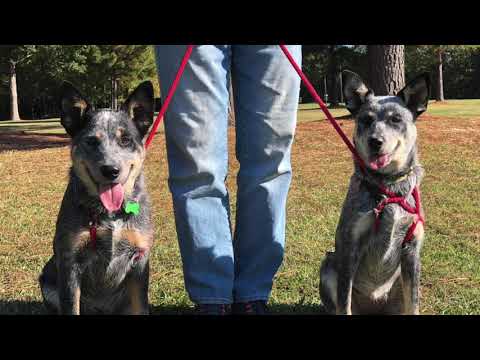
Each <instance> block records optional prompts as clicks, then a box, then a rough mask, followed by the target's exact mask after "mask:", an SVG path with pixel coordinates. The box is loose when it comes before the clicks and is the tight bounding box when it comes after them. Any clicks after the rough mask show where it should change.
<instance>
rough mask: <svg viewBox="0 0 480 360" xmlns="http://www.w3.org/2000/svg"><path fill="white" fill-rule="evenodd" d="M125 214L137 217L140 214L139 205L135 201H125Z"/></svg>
mask: <svg viewBox="0 0 480 360" xmlns="http://www.w3.org/2000/svg"><path fill="white" fill-rule="evenodd" d="M125 213H127V214H133V215H138V214H139V213H140V204H139V203H137V202H135V201H127V202H126V203H125Z"/></svg>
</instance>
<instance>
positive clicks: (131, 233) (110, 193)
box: [39, 82, 154, 315]
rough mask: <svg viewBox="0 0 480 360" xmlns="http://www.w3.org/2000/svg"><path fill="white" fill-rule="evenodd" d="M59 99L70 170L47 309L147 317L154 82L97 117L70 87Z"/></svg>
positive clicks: (43, 280) (45, 289)
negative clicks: (147, 165)
mask: <svg viewBox="0 0 480 360" xmlns="http://www.w3.org/2000/svg"><path fill="white" fill-rule="evenodd" d="M60 94H61V95H60V104H61V105H60V106H61V123H62V125H63V127H64V128H65V130H66V131H67V133H68V134H69V135H70V136H71V137H72V144H71V158H72V168H71V170H70V179H69V183H68V186H67V189H66V191H65V195H64V197H63V201H62V205H61V208H60V212H59V215H58V219H57V226H56V232H55V239H54V242H53V253H54V255H53V256H52V257H51V259H50V260H49V261H48V262H47V264H46V265H45V267H44V268H43V271H42V274H41V275H40V279H39V281H40V287H41V291H42V295H43V298H44V303H45V305H46V307H47V309H48V310H50V311H51V312H54V313H59V314H77V315H78V314H83V313H114V314H148V312H149V310H148V280H149V260H148V259H149V253H150V248H151V246H152V243H153V228H152V224H151V219H150V200H149V196H148V194H147V191H146V187H145V180H144V176H143V162H144V159H145V149H144V146H143V141H144V137H145V136H146V134H147V132H148V129H149V128H150V125H151V124H152V122H153V108H154V100H153V87H152V84H151V83H150V82H144V83H142V84H140V85H139V86H138V87H137V88H136V89H135V90H134V92H133V93H132V94H131V95H130V96H129V97H128V98H127V100H126V101H125V103H124V104H123V105H122V107H121V110H120V111H112V110H98V111H94V110H93V109H92V107H91V106H90V105H89V103H88V102H87V100H86V99H85V98H84V97H83V96H82V95H81V94H80V93H79V92H78V91H77V90H76V89H75V88H74V87H73V86H72V85H70V84H69V83H64V84H63V85H62V87H61V90H60Z"/></svg>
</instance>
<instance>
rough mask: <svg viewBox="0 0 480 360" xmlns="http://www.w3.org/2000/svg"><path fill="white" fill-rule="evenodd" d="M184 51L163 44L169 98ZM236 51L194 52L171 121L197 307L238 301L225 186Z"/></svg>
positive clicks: (185, 252)
mask: <svg viewBox="0 0 480 360" xmlns="http://www.w3.org/2000/svg"><path fill="white" fill-rule="evenodd" d="M185 49H186V46H181V45H159V46H156V48H155V55H156V60H157V68H158V74H159V79H160V87H161V90H162V94H165V95H166V94H167V92H168V89H169V88H170V85H171V83H172V82H173V78H174V77H175V74H176V71H177V69H178V66H179V64H180V62H181V59H182V56H183V54H184V52H185ZM230 50H231V49H230V47H229V46H213V45H201V46H196V47H195V48H194V50H193V52H192V55H191V58H190V60H189V63H188V65H187V67H186V69H185V72H184V74H183V76H182V79H181V80H180V83H179V86H178V88H177V91H176V93H175V95H174V96H173V98H172V102H171V103H170V107H169V108H168V111H167V113H166V116H165V133H166V139H167V155H168V166H169V173H170V176H169V187H170V191H171V192H172V197H173V207H174V212H175V222H176V227H177V234H178V239H179V245H180V252H181V255H182V261H183V271H184V279H185V287H186V289H187V292H188V294H189V296H190V299H191V300H192V301H193V302H195V303H197V304H229V303H231V302H232V287H233V276H234V270H233V249H232V238H231V227H230V213H229V209H230V208H229V200H228V193H227V189H226V186H225V178H226V176H227V170H228V151H227V150H228V149H227V125H228V86H229V83H228V81H229V80H228V79H229V71H230Z"/></svg>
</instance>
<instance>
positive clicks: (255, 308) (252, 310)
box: [232, 300, 268, 315]
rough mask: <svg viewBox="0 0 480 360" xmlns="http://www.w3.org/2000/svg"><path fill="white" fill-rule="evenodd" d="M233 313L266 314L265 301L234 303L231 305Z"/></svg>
mask: <svg viewBox="0 0 480 360" xmlns="http://www.w3.org/2000/svg"><path fill="white" fill-rule="evenodd" d="M232 313H233V314H234V315H268V308H267V302H266V301H263V300H255V301H249V302H245V303H235V304H233V306H232Z"/></svg>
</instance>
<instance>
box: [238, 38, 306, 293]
mask: <svg viewBox="0 0 480 360" xmlns="http://www.w3.org/2000/svg"><path fill="white" fill-rule="evenodd" d="M288 49H289V50H290V51H291V53H292V56H293V57H294V59H295V60H296V61H297V62H298V64H299V65H300V62H301V46H299V45H295V46H294V45H291V46H288ZM232 81H233V92H234V95H235V98H234V104H235V117H236V134H237V135H236V136H237V149H236V150H237V151H236V153H237V159H238V160H239V162H240V171H239V173H238V178H237V184H238V194H237V214H236V227H235V236H234V253H235V282H234V301H235V302H249V301H254V300H264V301H267V300H268V297H269V295H270V292H271V289H272V283H273V277H274V276H275V273H276V272H277V270H278V268H279V266H280V264H281V262H282V260H283V250H284V243H285V215H286V201H287V193H288V189H289V186H290V180H291V165H290V150H291V146H292V142H293V137H294V133H295V125H296V118H297V108H298V99H299V93H300V78H299V77H298V75H297V74H296V73H295V71H294V69H293V67H292V66H291V64H290V63H289V62H288V60H287V58H286V57H285V56H284V54H283V53H282V51H281V49H280V47H279V46H278V45H270V46H267V45H261V46H260V45H259V46H240V45H233V46H232Z"/></svg>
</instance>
